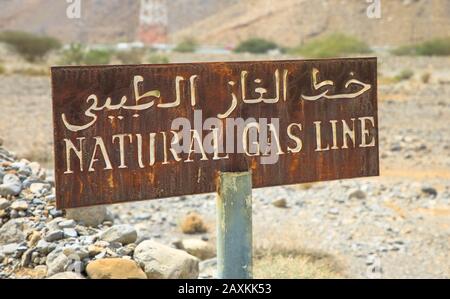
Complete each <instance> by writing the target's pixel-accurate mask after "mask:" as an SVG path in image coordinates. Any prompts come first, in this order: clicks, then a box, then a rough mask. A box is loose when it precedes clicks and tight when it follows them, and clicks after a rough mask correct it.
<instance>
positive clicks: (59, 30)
mask: <svg viewBox="0 0 450 299" xmlns="http://www.w3.org/2000/svg"><path fill="white" fill-rule="evenodd" d="M236 2H238V1H237V0H212V1H211V0H170V1H167V9H168V18H169V28H168V30H169V31H170V32H173V31H177V30H180V29H182V28H185V27H187V26H190V25H192V24H193V23H195V22H197V21H199V20H203V19H204V18H205V17H207V16H210V15H212V14H214V13H216V12H217V11H219V10H221V9H223V8H225V7H227V6H229V5H231V4H234V3H236ZM81 3H82V4H81V18H80V19H69V18H67V17H66V9H67V6H68V4H67V3H66V1H52V3H51V4H50V3H49V1H47V0H15V1H10V0H0V7H1V9H0V31H2V30H22V31H31V32H34V33H40V34H47V35H51V36H55V37H57V38H59V39H61V40H63V41H65V42H92V43H104V42H107V43H110V42H131V41H134V40H135V38H136V36H137V30H138V26H139V9H140V5H139V1H137V0H89V1H82V2H81Z"/></svg>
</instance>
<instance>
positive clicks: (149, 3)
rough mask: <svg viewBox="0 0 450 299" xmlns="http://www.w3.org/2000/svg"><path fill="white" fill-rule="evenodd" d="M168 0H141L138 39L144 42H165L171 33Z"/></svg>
mask: <svg viewBox="0 0 450 299" xmlns="http://www.w3.org/2000/svg"><path fill="white" fill-rule="evenodd" d="M168 28H169V15H168V8H167V0H141V1H140V13H139V28H138V37H137V39H138V41H140V42H142V43H144V44H153V43H165V42H167V38H168V33H169V30H168Z"/></svg>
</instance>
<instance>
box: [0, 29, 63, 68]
mask: <svg viewBox="0 0 450 299" xmlns="http://www.w3.org/2000/svg"><path fill="white" fill-rule="evenodd" d="M0 42H4V43H5V44H8V45H9V46H10V47H11V48H13V50H14V51H15V52H17V53H18V54H19V55H21V56H22V57H23V58H24V59H25V60H27V61H28V62H35V61H38V60H42V59H43V58H44V57H45V56H46V55H47V54H48V53H49V52H50V51H52V50H57V49H59V48H61V43H60V42H59V41H58V40H57V39H55V38H53V37H49V36H39V35H35V34H32V33H28V32H22V31H5V32H2V33H0Z"/></svg>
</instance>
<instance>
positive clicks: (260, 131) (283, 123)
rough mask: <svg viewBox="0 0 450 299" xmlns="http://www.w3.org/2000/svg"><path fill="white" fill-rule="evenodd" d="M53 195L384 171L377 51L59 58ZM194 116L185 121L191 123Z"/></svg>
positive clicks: (145, 193)
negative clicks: (234, 177) (127, 61)
mask: <svg viewBox="0 0 450 299" xmlns="http://www.w3.org/2000/svg"><path fill="white" fill-rule="evenodd" d="M52 85H53V117H54V144H55V179H56V192H57V206H58V207H59V208H72V207H81V206H89V205H98V204H110V203H118V202H127V201H136V200H144V199H154V198H162V197H170V196H179V195H189V194H198V193H206V192H213V191H215V190H216V178H217V176H218V173H219V172H221V171H222V172H223V171H233V172H239V171H246V170H249V169H250V170H252V173H253V178H252V180H253V187H255V188H257V187H266V186H275V185H284V184H295V183H304V182H313V181H324V180H332V179H344V178H353V177H363V176H375V175H378V174H379V162H378V119H377V61H376V58H356V59H350V58H349V59H329V60H294V61H263V62H261V61H259V62H227V63H192V64H169V65H132V66H131V65H130V66H94V67H54V68H52ZM187 127H189V128H187Z"/></svg>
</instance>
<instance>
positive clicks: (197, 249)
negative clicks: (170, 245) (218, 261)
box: [179, 239, 216, 261]
mask: <svg viewBox="0 0 450 299" xmlns="http://www.w3.org/2000/svg"><path fill="white" fill-rule="evenodd" d="M179 245H180V246H179V249H181V250H184V251H186V252H187V253H189V254H190V255H193V256H195V257H197V258H199V259H200V260H202V261H203V260H207V259H210V258H213V257H215V256H216V251H215V248H214V246H212V245H211V244H209V243H208V242H205V241H203V240H198V239H186V240H183V241H181V242H180V244H179Z"/></svg>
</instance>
